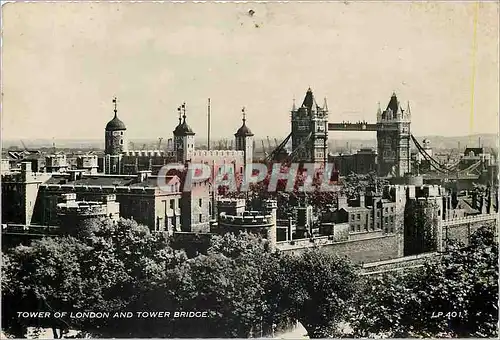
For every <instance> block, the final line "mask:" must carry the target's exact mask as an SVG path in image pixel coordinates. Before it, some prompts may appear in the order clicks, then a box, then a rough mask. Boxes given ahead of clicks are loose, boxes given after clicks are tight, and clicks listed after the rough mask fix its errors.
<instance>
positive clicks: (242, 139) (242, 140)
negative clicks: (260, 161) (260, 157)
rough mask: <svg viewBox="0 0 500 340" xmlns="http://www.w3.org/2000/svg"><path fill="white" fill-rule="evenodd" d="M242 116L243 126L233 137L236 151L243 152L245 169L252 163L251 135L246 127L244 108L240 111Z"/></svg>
mask: <svg viewBox="0 0 500 340" xmlns="http://www.w3.org/2000/svg"><path fill="white" fill-rule="evenodd" d="M241 112H242V114H243V118H242V121H243V125H241V127H240V128H239V129H238V131H236V133H235V134H234V137H235V139H236V141H235V142H236V150H239V151H243V153H244V162H245V164H244V165H245V168H246V165H247V164H250V163H252V161H253V136H254V135H253V133H252V131H251V130H250V129H249V128H248V126H247V125H246V113H245V108H242V109H241Z"/></svg>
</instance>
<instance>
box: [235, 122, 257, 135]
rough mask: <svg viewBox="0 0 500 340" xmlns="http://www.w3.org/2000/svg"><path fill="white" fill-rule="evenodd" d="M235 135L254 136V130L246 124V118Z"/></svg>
mask: <svg viewBox="0 0 500 340" xmlns="http://www.w3.org/2000/svg"><path fill="white" fill-rule="evenodd" d="M234 136H235V137H251V136H253V133H252V131H251V130H250V129H249V128H248V126H247V125H246V122H245V119H243V125H242V126H241V127H240V128H239V129H238V131H236V133H235V134H234Z"/></svg>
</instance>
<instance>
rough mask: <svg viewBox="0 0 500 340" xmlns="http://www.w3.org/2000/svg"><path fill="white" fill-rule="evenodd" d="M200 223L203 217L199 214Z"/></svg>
mask: <svg viewBox="0 0 500 340" xmlns="http://www.w3.org/2000/svg"><path fill="white" fill-rule="evenodd" d="M202 221H203V217H202V215H201V214H200V216H199V222H200V223H201V222H202Z"/></svg>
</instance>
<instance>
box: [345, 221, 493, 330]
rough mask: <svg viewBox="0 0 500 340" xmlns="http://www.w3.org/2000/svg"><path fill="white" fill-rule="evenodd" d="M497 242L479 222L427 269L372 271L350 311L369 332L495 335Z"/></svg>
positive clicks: (356, 327)
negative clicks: (467, 240) (466, 242)
mask: <svg viewBox="0 0 500 340" xmlns="http://www.w3.org/2000/svg"><path fill="white" fill-rule="evenodd" d="M497 301H498V244H497V242H496V239H495V235H494V232H493V231H492V230H491V229H488V228H485V227H483V228H480V229H479V230H478V231H477V232H476V233H475V234H474V235H473V237H472V239H471V243H470V245H469V246H468V247H464V246H463V245H461V244H458V243H456V244H455V245H454V246H453V247H452V248H450V251H449V252H447V253H445V254H443V255H442V256H440V257H439V258H437V259H436V260H434V261H430V262H429V263H427V264H426V265H425V267H424V268H423V269H416V270H415V271H414V272H409V273H406V274H401V273H398V274H393V273H391V274H386V275H382V276H375V277H368V278H366V281H365V284H364V291H363V293H362V294H359V300H358V301H357V303H356V308H355V309H354V310H353V314H352V316H351V325H352V327H353V328H354V330H355V335H357V336H361V337H368V336H373V335H381V334H384V335H386V336H388V337H396V338H398V337H422V336H423V337H443V336H446V337H450V336H451V337H497V336H498V329H497V324H498V308H497Z"/></svg>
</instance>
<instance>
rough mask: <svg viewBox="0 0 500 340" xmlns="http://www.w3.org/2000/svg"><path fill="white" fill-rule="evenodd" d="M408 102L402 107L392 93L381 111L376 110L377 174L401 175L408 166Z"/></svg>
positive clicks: (408, 168) (407, 171)
mask: <svg viewBox="0 0 500 340" xmlns="http://www.w3.org/2000/svg"><path fill="white" fill-rule="evenodd" d="M410 123H411V112H410V103H408V105H407V107H406V109H403V108H402V106H401V104H400V102H399V100H398V98H397V96H396V94H395V93H393V94H392V97H391V99H390V101H389V104H388V105H387V108H386V109H385V110H384V111H383V112H382V110H381V109H380V105H379V108H378V111H377V152H378V155H377V163H378V174H379V176H391V177H403V176H404V175H405V174H406V173H409V172H410V171H411V168H410V135H411V132H410Z"/></svg>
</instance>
